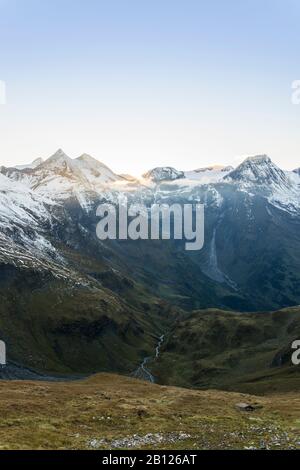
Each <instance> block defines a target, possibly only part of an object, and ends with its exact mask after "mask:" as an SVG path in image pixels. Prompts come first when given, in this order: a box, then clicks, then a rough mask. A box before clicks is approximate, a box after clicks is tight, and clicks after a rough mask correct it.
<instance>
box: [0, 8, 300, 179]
mask: <svg viewBox="0 0 300 470" xmlns="http://www.w3.org/2000/svg"><path fill="white" fill-rule="evenodd" d="M299 20H300V4H299V2H297V1H296V0H287V1H284V2H283V1H282V0H266V1H265V2H263V4H262V2H261V1H259V0H252V1H250V0H248V1H247V0H246V1H245V2H242V3H241V2H239V1H238V0H228V1H227V2H224V1H221V0H213V1H212V2H209V3H208V2H202V1H196V0H187V1H185V2H182V1H179V0H173V1H171V0H165V1H164V2H159V1H158V0H154V1H153V2H151V3H149V4H145V3H144V2H138V1H137V0H129V1H128V2H126V4H125V2H122V1H121V0H112V1H111V2H104V1H96V0H88V1H87V2H84V3H82V2H81V1H79V0H75V1H74V0H73V1H71V0H60V1H58V0H53V1H52V2H39V1H37V0H27V1H26V2H22V1H21V0H9V1H8V0H0V59H1V61H0V80H2V81H4V82H5V83H6V90H7V103H6V104H5V105H0V135H1V139H0V164H1V165H5V166H12V165H21V164H26V163H28V162H30V161H32V160H34V159H35V158H38V157H42V158H47V157H49V156H50V155H52V154H53V153H54V152H55V150H56V149H57V148H60V147H61V148H63V149H64V151H65V152H66V154H68V155H70V156H71V157H72V156H78V155H80V154H82V153H88V154H90V155H92V156H94V157H95V158H97V159H98V160H100V161H102V162H103V163H105V164H106V165H108V166H109V167H111V168H112V169H113V170H114V171H115V172H117V173H124V172H126V173H130V174H133V175H140V174H142V173H143V172H144V171H147V170H149V169H150V168H153V167H156V166H173V167H175V168H178V169H184V170H192V169H195V168H199V167H205V166H208V165H215V164H220V165H232V166H236V165H237V164H238V163H240V161H242V160H243V159H244V158H245V157H246V156H249V155H257V154H262V153H263V154H267V155H269V156H270V158H272V160H273V161H274V163H276V164H277V165H278V166H280V167H281V168H283V169H285V170H292V169H294V168H297V167H299V166H300V155H299V149H300V132H299V125H300V106H295V105H292V101H291V96H292V83H293V81H295V80H297V79H300V69H299V64H298V60H297V57H298V55H299V54H298V53H299V51H298V44H299V41H300V30H299Z"/></svg>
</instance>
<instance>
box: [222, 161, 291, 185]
mask: <svg viewBox="0 0 300 470" xmlns="http://www.w3.org/2000/svg"><path fill="white" fill-rule="evenodd" d="M224 180H232V181H237V182H242V183H246V184H252V185H253V184H254V185H265V186H269V185H271V186H272V185H273V186H274V185H275V186H278V187H281V188H288V187H289V185H290V180H289V178H288V176H287V175H286V173H285V172H284V171H283V170H281V169H280V168H279V167H278V166H277V165H275V163H274V162H273V161H272V160H271V158H270V157H268V155H255V156H252V157H247V158H246V159H245V160H244V161H243V162H242V163H241V164H240V165H239V166H238V167H237V168H236V169H235V170H233V171H231V172H230V173H228V175H226V176H225V177H224Z"/></svg>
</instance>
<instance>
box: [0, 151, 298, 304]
mask: <svg viewBox="0 0 300 470" xmlns="http://www.w3.org/2000/svg"><path fill="white" fill-rule="evenodd" d="M1 173H2V174H1ZM0 176H1V178H0V231H1V240H2V242H1V248H0V254H1V256H2V258H0V259H2V260H4V259H5V260H6V262H8V260H9V258H10V257H11V259H12V260H14V261H13V262H14V263H16V262H17V259H19V260H23V263H24V265H25V266H27V265H30V266H33V265H34V261H35V264H37V263H38V262H39V263H40V265H44V266H47V269H48V270H49V269H50V268H49V266H50V265H51V272H54V271H55V270H56V271H58V272H60V270H62V271H63V272H65V270H68V269H71V267H70V266H69V265H68V262H67V261H66V259H65V254H66V253H68V252H69V250H75V251H76V250H78V249H79V248H78V247H79V246H80V249H81V250H85V249H86V250H88V252H90V251H91V252H94V251H95V250H96V251H97V250H100V251H101V250H103V249H105V246H106V245H101V244H100V245H99V242H98V241H97V239H96V236H95V224H96V223H97V219H96V216H95V214H96V207H97V205H98V204H99V203H100V202H102V201H107V202H110V203H114V202H116V203H117V201H118V198H119V197H120V196H122V197H123V196H124V195H127V196H128V197H129V199H130V201H133V202H137V203H140V202H142V203H146V204H151V203H152V202H156V203H162V202H166V203H173V202H177V203H191V202H203V203H204V204H205V210H206V226H207V234H206V245H205V248H204V250H203V253H200V254H199V255H198V256H199V257H200V259H201V263H200V262H199V266H198V268H197V269H196V271H197V272H195V276H196V278H197V279H200V278H201V276H202V277H203V276H205V277H206V278H208V279H210V280H211V282H213V283H217V285H222V286H223V288H224V289H225V290H226V289H227V290H228V289H229V291H230V292H231V291H233V292H236V290H235V289H244V290H246V291H247V289H248V287H247V282H248V281H249V279H248V277H247V276H248V274H247V273H248V269H249V268H248V265H247V263H248V264H249V263H250V264H251V261H249V260H248V261H247V263H246V265H245V266H244V264H243V263H242V261H241V263H242V267H240V272H242V271H244V272H245V273H246V274H245V279H244V281H243V280H242V278H241V276H240V278H239V276H238V274H237V273H236V272H235V269H234V264H235V263H236V261H235V258H234V256H235V255H234V253H235V250H236V249H237V244H238V245H239V246H241V247H244V245H245V243H246V242H245V239H244V238H239V237H240V235H239V231H240V230H241V231H242V232H243V231H244V232H245V233H248V231H250V232H249V233H251V236H250V235H249V243H250V240H251V243H252V239H253V237H254V239H256V238H257V237H258V236H260V234H261V233H263V232H266V227H271V226H272V224H273V225H274V226H275V227H277V228H276V230H277V231H278V234H279V233H281V237H282V238H283V239H284V237H286V240H287V248H286V249H287V250H289V247H290V246H292V244H294V246H298V245H297V243H298V241H297V239H296V238H295V237H297V236H298V235H297V234H298V230H295V228H296V227H298V225H297V224H298V223H299V226H300V202H299V201H300V197H299V195H300V176H299V175H298V173H297V172H284V171H283V170H281V169H280V168H278V167H277V166H276V165H275V164H274V163H273V162H272V161H271V159H270V158H269V157H267V156H265V155H262V156H256V157H249V158H247V159H246V160H245V161H244V162H243V163H241V164H240V165H239V166H238V167H237V168H236V169H232V168H231V167H220V166H213V167H206V168H199V169H197V170H194V171H187V172H184V171H179V170H176V169H174V168H172V167H157V168H154V169H153V170H151V171H149V172H148V173H146V174H144V175H143V178H141V179H140V180H137V179H134V178H130V177H126V176H119V175H117V174H115V173H114V172H113V171H112V170H110V169H109V168H108V167H107V166H106V165H104V164H103V163H101V162H99V161H98V160H96V159H94V158H93V157H91V156H89V155H87V154H84V155H82V156H80V157H78V158H75V159H71V158H70V157H68V156H67V155H66V154H65V153H64V152H63V151H62V150H59V151H57V152H56V153H55V154H54V155H52V156H51V157H50V158H48V159H47V160H45V161H43V162H41V163H40V164H39V165H37V166H36V167H35V168H29V167H28V166H27V167H26V168H24V169H19V168H5V167H1V169H0ZM265 223H266V227H265V225H264V224H265ZM278 227H280V230H281V232H280V230H278ZM231 232H232V233H231ZM244 232H243V233H244ZM229 234H230V235H229ZM263 236H265V235H263ZM244 237H245V235H244ZM246 238H247V237H246ZM289 239H291V240H293V242H290V241H288V240H289ZM91 240H94V241H93V242H91ZM220 240H221V241H220ZM231 240H235V242H234V245H231ZM265 242H266V243H265ZM220 243H221V244H220ZM247 243H248V242H247ZM247 243H246V247H245V248H243V249H244V250H251V249H252V250H253V247H252V248H251V247H250V246H248V244H247ZM222 244H223V245H224V246H222ZM9 247H10V248H9ZM58 247H59V248H58ZM262 247H263V248H262V251H261V252H260V256H262V253H264V250H266V249H267V247H268V242H267V240H265V239H263V241H262ZM111 249H112V251H113V252H114V250H115V249H116V246H115V247H113V248H111ZM130 250H131V248H130V247H127V248H126V250H125V251H124V253H123V252H122V250H121V251H119V250H117V252H114V259H119V258H120V257H124V259H123V260H122V265H127V263H128V262H129V261H130V263H132V262H133V261H132V260H133V259H135V257H136V253H135V250H133V251H130ZM161 250H164V245H163V244H162V246H161ZM20 253H22V255H20ZM110 255H111V253H110ZM110 255H108V259H110ZM26 256H27V258H26ZM145 256H146V254H145ZM147 256H149V254H147ZM147 256H146V258H147ZM151 256H152V255H151ZM151 256H150V258H151ZM164 256H165V255H164V254H163V253H162V254H161V256H159V257H158V259H157V260H156V261H155V263H156V264H155V265H154V266H152V268H151V269H150V270H149V272H156V271H157V273H159V271H160V270H161V266H160V264H159V263H160V260H161V259H162V258H163V257H164ZM127 257H128V259H127ZM146 258H145V259H146ZM184 258H185V256H184ZM202 258H203V259H202ZM254 258H255V257H254ZM26 259H27V261H26ZM147 259H148V258H147ZM196 259H197V254H196V255H194V258H193V262H196V264H197V263H198V261H196ZM241 259H246V257H245V254H244V251H243V253H242V255H241ZM270 259H272V257H271V258H270ZM295 259H296V261H297V256H296V258H295ZM128 260H129V261H128ZM153 262H154V261H153ZM290 262H293V261H290ZM18 263H19V264H18V266H19V265H20V263H21V261H19V262H18ZM140 263H142V264H140ZM270 263H271V261H270ZM297 263H298V261H297ZM297 263H296V264H295V272H296V271H297V270H298V264H297ZM146 264H147V263H146V262H145V260H144V259H143V254H141V257H140V258H139V259H138V260H137V266H136V269H137V270H140V272H142V271H143V269H144V267H143V266H144V265H145V266H146ZM167 264H168V263H167ZM167 264H166V265H167ZM250 264H249V265H250ZM299 264H300V261H299ZM296 265H297V267H296ZM193 266H194V265H193ZM114 269H118V266H114ZM178 269H179V270H180V268H179V267H178ZM190 269H191V270H193V269H195V266H194V267H192V266H191V267H190ZM253 270H254V271H255V267H252V272H253ZM177 271H178V270H177V268H176V269H175V271H174V276H175V277H174V279H173V280H171V281H170V282H171V283H173V284H174V285H176V286H177V288H178V289H179V290H181V289H182V287H181V285H180V281H179V280H178V279H177V278H176V275H177ZM164 275H165V277H166V278H167V277H168V276H170V275H171V274H170V272H169V271H168V272H165V274H164ZM147 276H148V274H147V272H145V273H144V275H143V276H142V281H141V282H145V279H147ZM175 278H176V279H175ZM293 279H294V278H293ZM151 282H152V281H151V279H149V283H150V284H151ZM178 282H179V284H178ZM191 282H192V283H194V281H191ZM199 282H200V281H199ZM243 282H244V284H243ZM249 282H250V281H249ZM289 282H290V283H293V280H290V281H289ZM239 284H240V285H239ZM241 285H243V286H241ZM197 286H198V285H197ZM236 286H237V287H236ZM198 288H199V289H200V287H199V286H198V287H196V286H195V289H196V291H197V292H199V293H200V291H198ZM272 289H273V287H272ZM200 290H201V289H200ZM201 292H202V291H201ZM226 292H227V291H226ZM181 293H182V296H183V297H184V296H186V295H188V292H187V291H186V290H184V289H183V290H181ZM201 295H204V293H201ZM214 295H215V294H214V293H212V298H213V297H214ZM224 295H225V294H224ZM226 295H229V294H228V292H227V293H226ZM234 295H236V294H234ZM243 295H244V294H243ZM245 295H246V294H245ZM247 295H248V294H247ZM294 295H295V293H294V291H293V293H291V294H290V296H291V297H290V298H291V299H292V298H294V297H293V296H294ZM259 296H260V293H258V294H257V299H259V298H260V297H259ZM224 302H225V301H224ZM260 302H261V303H260V305H261V307H263V306H264V303H263V298H262V299H261V300H260ZM299 303H300V295H299ZM219 305H223V306H227V307H228V305H229V304H228V303H227V301H226V302H225V303H224V304H222V303H220V304H219ZM256 305H258V300H257V303H256ZM280 305H281V302H280V301H278V302H277V304H276V306H280ZM254 307H255V306H254ZM254 307H253V308H254ZM255 308H256V307H255Z"/></svg>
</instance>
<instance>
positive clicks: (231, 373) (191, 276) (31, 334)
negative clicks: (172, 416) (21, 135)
mask: <svg viewBox="0 0 300 470" xmlns="http://www.w3.org/2000/svg"><path fill="white" fill-rule="evenodd" d="M124 197H126V198H127V199H128V201H129V202H134V203H143V204H146V205H148V206H150V205H151V204H153V203H159V204H161V203H168V204H173V203H179V204H184V203H191V202H193V203H196V202H199V203H203V204H204V206H205V244H204V248H203V249H202V250H200V251H186V250H185V249H184V242H183V241H178V240H172V241H166V240H163V241H162V240H137V241H132V240H119V241H118V240H107V241H100V240H99V239H98V238H97V236H96V225H97V223H98V221H99V219H98V218H97V217H96V209H97V207H98V205H99V204H100V203H103V202H108V203H112V204H117V203H118V200H119V198H124ZM299 304H300V171H299V169H295V171H291V172H287V171H283V170H281V169H280V168H278V167H277V166H276V165H275V164H274V163H273V162H272V161H271V159H270V158H269V157H267V156H266V155H260V156H255V157H249V158H247V159H245V161H244V162H243V163H241V164H240V165H239V166H238V167H237V168H232V167H219V166H215V167H214V166H212V167H208V168H199V169H196V170H194V171H184V170H183V169H182V168H181V169H175V168H171V167H162V168H154V169H151V170H149V171H148V172H147V173H145V174H144V175H143V176H141V177H140V178H134V177H131V176H129V175H117V174H116V173H114V172H113V171H112V170H111V169H110V168H108V167H107V166H106V165H104V164H103V163H100V162H99V161H98V160H96V159H94V158H93V157H91V156H89V155H86V154H84V155H82V156H80V157H79V158H76V159H71V158H69V157H68V156H67V155H66V154H65V153H64V152H63V151H62V150H58V151H57V152H56V153H55V154H54V155H53V156H51V157H50V158H48V159H46V160H42V159H37V160H35V161H33V163H31V164H28V165H23V166H21V167H14V168H6V167H3V166H2V167H0V337H1V339H3V340H4V341H5V342H6V345H7V354H8V365H7V366H6V367H5V368H3V369H2V371H1V375H2V378H7V379H10V378H20V379H24V378H25V379H26V378H27V379H35V378H39V379H45V380H46V379H56V380H58V378H59V377H67V378H79V377H82V376H86V375H90V374H93V373H97V372H109V373H111V372H113V373H118V374H123V375H127V376H135V377H137V378H141V379H146V380H149V381H151V382H158V383H161V384H168V385H180V386H184V387H194V388H206V389H207V388H211V387H213V388H219V389H226V390H235V391H238V392H239V391H242V392H247V393H248V392H250V393H265V392H268V391H270V390H272V391H274V390H278V391H283V390H288V391H292V390H297V389H298V390H299V386H300V373H299V367H295V366H293V365H292V364H291V360H290V358H291V344H292V342H293V341H294V340H295V339H299V338H300V307H299Z"/></svg>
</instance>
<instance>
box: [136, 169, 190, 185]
mask: <svg viewBox="0 0 300 470" xmlns="http://www.w3.org/2000/svg"><path fill="white" fill-rule="evenodd" d="M184 177H185V176H184V172H183V171H178V170H176V169H175V168H173V167H170V166H164V167H156V168H153V169H152V170H150V171H148V172H147V173H145V174H144V175H143V178H145V179H149V180H151V181H153V182H154V183H159V182H161V181H174V180H178V179H181V178H184Z"/></svg>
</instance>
